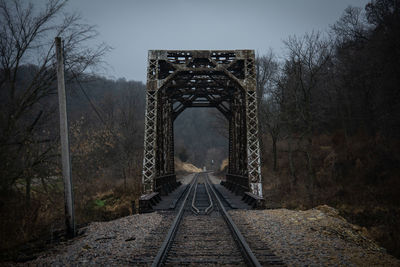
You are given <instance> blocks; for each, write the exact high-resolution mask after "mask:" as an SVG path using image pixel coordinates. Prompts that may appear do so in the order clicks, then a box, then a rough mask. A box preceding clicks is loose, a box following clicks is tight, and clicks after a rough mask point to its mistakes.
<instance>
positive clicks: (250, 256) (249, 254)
mask: <svg viewBox="0 0 400 267" xmlns="http://www.w3.org/2000/svg"><path fill="white" fill-rule="evenodd" d="M205 180H206V183H207V184H208V185H209V186H210V188H211V191H212V192H213V194H214V196H215V199H216V200H217V204H218V207H219V209H220V211H221V214H222V216H223V217H224V219H225V221H226V223H227V224H228V226H229V228H230V230H231V232H232V234H233V236H234V238H235V240H236V242H237V244H238V245H239V246H240V248H241V251H242V253H243V256H244V257H245V259H246V260H247V263H248V264H249V265H250V266H257V267H259V266H260V267H261V264H260V262H259V261H258V259H257V258H256V256H255V255H254V253H253V251H252V250H251V249H250V246H249V245H248V244H247V242H246V240H245V238H244V237H243V235H242V233H241V232H240V230H239V228H238V227H237V226H236V224H235V223H234V222H233V220H232V218H231V216H230V215H229V214H228V212H227V211H226V209H225V207H224V205H223V204H222V202H221V200H220V198H219V197H218V195H217V193H216V192H215V190H214V188H213V187H212V186H211V185H210V183H209V178H208V174H206V179H205Z"/></svg>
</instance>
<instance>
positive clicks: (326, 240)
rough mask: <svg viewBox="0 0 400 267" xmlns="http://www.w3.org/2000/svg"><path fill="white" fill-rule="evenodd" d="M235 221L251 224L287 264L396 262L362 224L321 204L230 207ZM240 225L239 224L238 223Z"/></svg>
mask: <svg viewBox="0 0 400 267" xmlns="http://www.w3.org/2000/svg"><path fill="white" fill-rule="evenodd" d="M229 213H230V215H231V216H232V218H233V220H234V221H235V222H236V223H237V224H238V225H246V227H251V228H252V230H253V231H254V233H255V234H258V236H259V237H260V238H261V240H263V242H265V245H266V246H268V247H269V248H270V249H271V250H272V251H273V252H274V253H275V254H276V255H277V256H279V257H281V259H282V260H283V261H284V262H285V263H286V264H287V265H289V266H400V261H399V260H398V259H396V258H394V257H393V256H391V255H389V254H387V253H386V251H385V249H384V248H381V247H379V246H378V245H377V244H376V243H375V242H374V241H372V240H371V239H370V238H369V237H368V234H367V232H366V230H365V229H364V228H361V227H359V226H356V225H353V224H350V223H348V222H347V221H346V220H345V219H344V218H342V217H341V216H339V214H338V212H337V211H336V210H335V209H334V208H331V207H329V206H326V205H323V206H319V207H317V208H315V209H311V210H306V211H294V210H287V209H276V210H232V211H229ZM239 228H240V227H239Z"/></svg>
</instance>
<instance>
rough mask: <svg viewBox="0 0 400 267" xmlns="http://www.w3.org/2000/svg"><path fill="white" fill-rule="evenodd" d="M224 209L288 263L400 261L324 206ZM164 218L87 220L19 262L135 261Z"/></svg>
mask: <svg viewBox="0 0 400 267" xmlns="http://www.w3.org/2000/svg"><path fill="white" fill-rule="evenodd" d="M229 213H230V215H231V216H232V218H233V220H234V221H235V223H236V224H237V225H238V227H239V229H241V228H244V227H246V231H244V230H242V232H243V233H246V234H249V235H251V236H253V238H254V236H255V235H256V236H257V237H258V239H260V240H261V244H262V245H263V246H265V247H268V248H270V249H271V250H272V251H273V252H274V253H275V255H277V256H278V257H280V258H281V259H282V260H283V261H284V262H285V264H287V265H288V266H400V261H399V260H398V259H396V258H394V257H393V256H391V255H389V254H387V253H386V251H385V250H384V249H383V248H381V247H379V246H378V245H377V244H376V243H375V242H374V241H372V240H371V239H369V237H368V234H367V232H366V230H365V229H364V228H361V227H359V226H356V225H353V224H350V223H348V222H347V221H346V220H345V219H343V218H342V217H340V216H339V214H338V212H337V211H336V210H335V209H333V208H331V207H328V206H319V207H317V208H315V209H311V210H306V211H294V210H287V209H276V210H231V211H229ZM166 216H169V217H166ZM167 218H172V217H171V214H164V213H160V212H154V213H148V214H140V215H132V216H128V217H124V218H121V219H117V220H114V221H110V222H95V223H91V224H90V225H88V226H87V227H86V228H84V229H83V230H84V234H83V235H81V236H79V237H77V238H74V239H71V240H69V241H67V242H63V243H61V244H58V245H57V246H55V247H54V248H53V249H51V250H47V251H46V252H44V253H43V254H42V255H40V256H39V257H38V258H37V259H36V260H34V261H31V262H27V263H24V264H22V265H29V266H49V265H52V266H64V265H68V266H87V265H92V266H94V265H95V266H98V265H100V266H127V265H134V264H133V262H134V261H132V259H133V258H135V257H136V258H137V257H142V256H140V255H142V254H143V253H145V254H146V253H147V252H146V246H145V243H146V242H147V243H148V242H149V240H150V242H152V243H154V244H155V245H156V242H155V240H156V239H157V238H158V239H160V238H161V239H162V238H164V237H161V236H160V235H163V236H164V234H162V233H163V232H162V231H160V229H161V228H165V229H168V227H169V226H168V225H169V224H170V223H171V220H168V219H167ZM246 234H244V237H245V238H246ZM251 236H249V237H248V238H252V237H251ZM146 240H147V241H146ZM156 246H157V247H158V245H156ZM146 255H147V254H146ZM153 256H154V255H153Z"/></svg>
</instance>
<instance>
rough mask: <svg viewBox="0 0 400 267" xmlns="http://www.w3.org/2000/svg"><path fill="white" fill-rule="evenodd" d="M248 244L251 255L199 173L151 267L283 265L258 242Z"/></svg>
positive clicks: (217, 199) (238, 232) (236, 229)
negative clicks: (251, 246) (253, 249)
mask: <svg viewBox="0 0 400 267" xmlns="http://www.w3.org/2000/svg"><path fill="white" fill-rule="evenodd" d="M252 245H253V246H254V247H255V251H254V252H253V251H252V249H251V248H250V246H249V244H248V243H247V242H246V240H245V238H244V237H243V235H242V234H241V232H240V231H239V229H238V227H237V226H236V225H235V223H234V222H233V220H232V218H231V217H230V216H229V214H228V213H227V212H226V210H225V207H224V205H223V203H222V201H221V199H220V198H219V196H218V195H217V194H216V192H215V189H214V188H213V186H212V185H211V183H210V182H209V179H208V174H207V173H200V174H197V175H196V176H195V177H194V179H193V181H192V183H191V184H190V188H189V190H188V191H187V193H186V195H185V196H184V199H183V202H182V204H181V206H180V209H179V211H178V213H177V215H176V217H175V218H174V220H173V223H172V225H171V227H170V228H169V230H168V233H167V235H166V238H165V239H164V241H163V243H162V245H161V247H160V249H159V250H158V253H157V255H156V257H155V258H154V261H153V263H152V266H178V265H179V266H181V265H192V266H193V265H208V266H210V265H211V266H222V265H225V266H233V265H235V266H271V265H283V262H282V261H281V260H280V259H279V258H278V257H276V256H275V255H274V254H273V253H272V252H271V251H270V250H269V249H268V248H265V247H264V246H260V245H259V242H254V241H253V242H252ZM258 258H259V259H261V261H259V259H258Z"/></svg>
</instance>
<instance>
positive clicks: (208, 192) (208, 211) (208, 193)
mask: <svg viewBox="0 0 400 267" xmlns="http://www.w3.org/2000/svg"><path fill="white" fill-rule="evenodd" d="M207 176H208V174H207ZM204 186H205V188H206V192H207V195H208V201H209V202H210V205H209V206H208V207H207V208H206V209H205V211H204V212H205V213H206V214H208V213H210V212H211V211H212V208H213V207H214V203H213V201H212V197H211V194H210V191H209V190H208V186H210V185H209V184H208V183H207V182H206V183H205V184H204Z"/></svg>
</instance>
